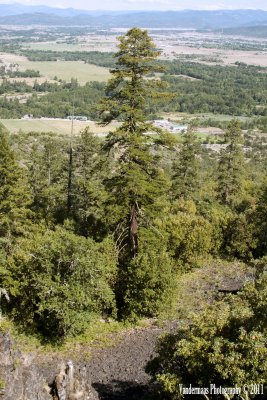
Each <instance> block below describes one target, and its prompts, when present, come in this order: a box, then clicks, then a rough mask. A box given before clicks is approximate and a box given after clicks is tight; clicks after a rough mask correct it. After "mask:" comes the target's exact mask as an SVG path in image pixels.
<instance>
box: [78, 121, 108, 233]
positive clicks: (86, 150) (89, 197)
mask: <svg viewBox="0 0 267 400" xmlns="http://www.w3.org/2000/svg"><path fill="white" fill-rule="evenodd" d="M100 152H101V141H100V139H99V138H98V137H97V136H95V135H93V134H92V133H91V132H90V130H89V128H86V129H85V130H84V131H83V132H82V133H81V138H80V140H79V143H78V144H77V148H76V150H75V152H74V161H73V164H74V165H73V189H72V190H73V191H72V198H73V199H72V202H73V204H72V212H73V216H74V219H75V221H76V226H77V229H78V232H79V233H80V234H82V235H83V236H86V237H88V236H91V237H95V238H99V236H102V233H103V232H102V231H103V223H102V222H101V220H103V202H104V200H105V191H104V188H103V184H102V180H103V176H102V175H103V173H104V168H105V174H107V173H108V165H107V163H104V161H103V159H102V158H101V155H100Z"/></svg>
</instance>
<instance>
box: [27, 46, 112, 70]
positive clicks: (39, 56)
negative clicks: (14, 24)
mask: <svg viewBox="0 0 267 400" xmlns="http://www.w3.org/2000/svg"><path fill="white" fill-rule="evenodd" d="M20 54H22V55H23V56H25V57H27V58H28V59H29V60H30V61H57V60H61V61H62V60H63V61H84V62H85V63H88V64H94V65H99V66H101V67H107V68H112V67H114V65H115V59H114V56H113V55H114V53H111V52H105V53H103V52H100V51H64V52H63V51H53V50H30V49H26V50H24V49H22V50H20Z"/></svg>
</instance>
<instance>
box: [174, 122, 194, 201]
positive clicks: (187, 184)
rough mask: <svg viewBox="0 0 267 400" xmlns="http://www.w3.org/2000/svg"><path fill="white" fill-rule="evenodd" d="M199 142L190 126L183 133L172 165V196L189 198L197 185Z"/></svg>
mask: <svg viewBox="0 0 267 400" xmlns="http://www.w3.org/2000/svg"><path fill="white" fill-rule="evenodd" d="M198 153H199V144H198V143H197V141H196V136H195V134H194V132H193V129H192V127H189V128H188V130H187V131H186V132H185V133H184V136H183V144H182V148H181V151H180V153H179V155H178V160H177V162H175V163H174V166H173V172H174V174H173V185H172V192H173V197H174V198H175V199H178V198H180V197H183V198H184V199H190V198H192V197H193V196H194V194H195V192H196V190H197V189H198V187H199V181H198V170H199V159H198V157H197V156H198Z"/></svg>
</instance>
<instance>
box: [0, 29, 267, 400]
mask: <svg viewBox="0 0 267 400" xmlns="http://www.w3.org/2000/svg"><path fill="white" fill-rule="evenodd" d="M159 55H160V51H158V49H157V48H156V46H155V45H154V43H153V42H152V40H151V38H150V36H149V35H148V33H147V32H146V31H143V30H140V29H137V28H132V29H130V30H129V31H128V32H127V33H126V34H125V35H123V36H121V37H120V38H119V50H118V52H117V53H116V54H115V56H116V64H114V67H113V68H112V69H111V79H110V80H109V82H108V84H107V85H106V86H104V84H101V83H88V84H86V85H85V86H83V87H82V86H79V85H78V83H77V82H76V81H74V80H73V81H72V82H71V83H69V84H67V83H62V84H61V85H59V86H57V84H55V85H54V84H53V85H52V84H51V85H50V86H49V84H47V85H48V86H47V88H46V90H47V91H49V92H50V93H49V94H47V95H44V96H42V97H40V98H38V97H37V96H36V94H35V93H36V92H38V91H41V88H42V85H39V86H38V85H37V84H36V85H35V87H34V88H33V89H32V90H33V91H34V94H33V97H32V98H30V99H28V100H27V105H26V106H27V112H32V113H33V114H34V115H49V116H50V115H53V116H66V115H69V114H70V112H71V108H67V107H68V104H67V100H68V99H69V98H70V97H71V95H72V93H74V92H75V93H76V95H77V94H79V96H78V97H76V102H77V104H76V108H77V110H78V111H77V113H78V114H84V115H88V116H92V112H93V113H94V115H95V116H97V119H98V121H99V123H100V124H102V125H108V124H109V123H110V122H112V121H114V120H118V121H120V122H121V124H120V126H119V127H118V128H117V129H116V130H115V131H114V132H110V133H109V135H108V136H107V137H106V138H104V139H103V138H99V137H97V136H96V135H94V133H93V132H90V130H89V129H88V128H86V129H85V130H84V131H83V132H81V135H79V136H72V135H66V136H60V135H56V134H54V133H48V134H37V133H34V132H31V133H28V134H23V133H20V134H18V135H10V134H9V133H8V132H7V131H6V129H5V127H4V126H3V125H1V127H0V268H1V269H0V312H1V314H0V317H1V320H2V319H3V318H4V319H5V320H6V321H12V323H13V324H14V326H15V327H16V329H17V330H19V331H22V332H26V333H27V335H29V336H38V337H39V338H41V340H42V341H44V342H46V343H47V342H50V343H52V344H54V345H55V346H56V345H58V344H59V343H61V342H62V341H64V340H66V338H68V337H75V336H77V335H80V334H82V333H84V332H86V329H87V328H88V326H90V324H94V322H95V321H96V319H99V318H106V319H112V320H115V321H131V322H132V323H136V322H137V321H138V320H140V319H144V318H148V319H151V318H159V317H160V316H163V318H165V319H166V318H169V319H170V318H171V316H172V315H175V318H182V317H181V315H182V314H181V313H180V314H179V310H178V308H179V307H178V306H177V304H178V302H179V293H180V290H181V289H182V285H183V284H182V279H184V277H187V276H191V275H190V274H192V273H194V271H196V270H198V269H201V268H204V267H205V268H206V267H207V266H211V267H210V268H213V270H214V269H215V272H216V271H217V272H216V273H224V270H226V269H227V270H230V289H229V288H228V289H227V290H226V289H225V290H224V289H222V290H220V291H217V292H216V295H215V296H213V297H211V298H209V299H208V301H206V302H204V301H203V302H202V303H200V302H198V303H199V304H198V307H199V308H198V309H197V310H191V311H195V313H193V314H192V313H187V312H185V308H183V310H184V312H185V315H184V316H183V318H182V321H183V324H182V326H181V327H180V328H179V329H178V330H177V332H174V333H170V334H168V335H165V336H164V337H163V338H162V339H161V340H160V342H159V345H158V349H157V354H158V355H157V357H156V358H154V359H153V360H152V361H151V362H150V363H149V364H148V366H147V370H148V372H149V373H150V374H151V377H152V379H153V380H154V381H155V382H157V385H156V386H155V388H156V393H154V396H155V397H154V398H156V399H172V400H175V399H179V398H182V397H183V396H182V395H181V391H180V387H181V386H180V385H181V384H184V385H185V386H186V385H189V384H192V385H193V386H197V387H203V386H206V385H209V383H210V382H213V383H214V384H216V385H221V386H222V387H234V386H238V387H243V386H244V385H252V384H258V385H262V386H260V387H261V390H263V385H264V384H266V382H267V343H266V337H267V336H266V333H267V320H266V316H267V269H266V265H267V222H266V221H267V181H266V168H267V152H266V140H265V139H266V138H265V137H264V135H262V136H258V137H255V135H254V134H252V133H251V132H249V131H245V132H244V130H242V129H241V126H240V123H239V121H238V120H237V119H235V118H234V116H235V115H250V116H251V115H254V116H255V115H262V116H266V110H267V108H266V94H267V92H266V87H267V86H266V84H265V83H266V76H267V75H266V72H264V71H259V69H258V68H255V67H250V66H246V65H238V66H235V67H219V66H208V67H207V66H202V65H201V64H194V63H181V62H178V61H173V62H169V63H163V62H159V61H157V58H158V56H159ZM158 74H160V75H161V76H162V79H158V78H157V77H158ZM180 75H187V76H190V77H192V78H195V80H192V81H189V80H185V79H183V78H179V76H180ZM148 78H149V79H148ZM3 85H7V87H9V88H10V86H12V85H13V84H12V83H10V82H3V83H2V85H1V86H0V90H1V87H2V88H3ZM43 85H45V84H43ZM18 88H19V84H15V85H14V87H13V89H14V90H15V91H16V90H17V89H18ZM83 96H84V97H83ZM89 96H90V98H92V99H93V100H92V102H93V103H92V104H90V103H89V102H88V98H89ZM78 99H79V100H78ZM0 104H1V113H2V115H3V113H5V115H6V117H9V116H12V117H14V116H15V117H17V116H20V115H21V114H23V113H24V112H25V109H24V108H23V107H26V106H25V105H24V104H20V103H19V102H18V101H16V100H12V101H11V100H7V99H5V98H4V99H3V98H1V100H0ZM160 109H163V110H164V111H167V110H168V111H169V110H176V111H177V110H183V111H188V112H190V113H194V112H197V111H201V112H206V111H212V112H221V113H223V112H227V113H229V114H230V115H232V116H233V118H232V119H231V120H230V122H229V123H228V125H227V127H226V128H225V130H224V134H223V137H222V139H221V143H220V146H219V152H216V151H213V150H212V149H210V148H207V147H205V146H204V145H202V144H201V143H200V142H199V140H198V139H197V136H196V134H195V127H194V126H189V128H188V130H187V131H186V132H184V133H183V134H182V137H181V138H179V139H178V138H177V136H175V135H172V134H170V133H169V132H166V131H164V130H162V129H160V128H155V126H153V125H152V124H151V122H150V117H151V115H152V114H156V113H157V112H158V110H160ZM91 110H93V111H91ZM246 268H248V269H249V270H250V271H252V272H251V273H250V274H249V275H248V277H247V279H245V282H244V281H243V282H242V283H239V284H238V285H237V286H238V287H237V288H236V287H234V288H232V287H231V282H232V281H236V278H237V276H239V274H241V272H240V271H241V270H243V269H246ZM216 269H217V270H216ZM192 276H193V275H192ZM208 279H209V277H207V280H208ZM213 279H215V280H216V276H215V278H213ZM207 282H208V281H207ZM194 284H195V285H196V286H197V284H198V283H197V282H194ZM208 284H209V283H208ZM183 307H185V304H183ZM180 312H181V311H180ZM173 313H174V314H173ZM6 323H7V322H6ZM0 329H1V328H0ZM265 390H266V388H265ZM259 394H262V393H259ZM242 396H243V397H242V398H244V399H249V398H254V397H255V396H257V393H255V395H254V394H253V393H247V392H242ZM208 398H221V397H218V396H217V397H216V396H215V397H212V396H211V397H208ZM224 398H227V397H225V396H224ZM229 398H230V397H229ZM261 398H263V397H261Z"/></svg>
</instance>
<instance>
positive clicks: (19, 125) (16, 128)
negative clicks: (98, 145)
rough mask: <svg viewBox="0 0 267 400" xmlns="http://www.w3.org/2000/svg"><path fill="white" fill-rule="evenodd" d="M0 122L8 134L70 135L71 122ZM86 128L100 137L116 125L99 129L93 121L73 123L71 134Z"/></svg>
mask: <svg viewBox="0 0 267 400" xmlns="http://www.w3.org/2000/svg"><path fill="white" fill-rule="evenodd" d="M0 122H1V123H2V124H3V125H4V126H5V127H6V128H7V130H8V131H9V132H10V133H20V132H25V133H27V132H54V133H58V134H61V135H69V134H70V133H71V121H69V120H63V119H32V120H23V119H1V120H0ZM87 126H89V128H90V130H91V131H92V132H94V133H96V134H97V135H99V136H101V135H105V134H107V133H108V132H109V131H112V130H114V129H115V127H117V126H118V123H116V122H114V123H112V124H110V126H105V127H101V126H99V125H97V124H96V123H95V122H93V121H74V123H73V133H74V134H75V135H78V134H79V133H80V132H81V131H82V130H83V129H85V128H86V127H87Z"/></svg>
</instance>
